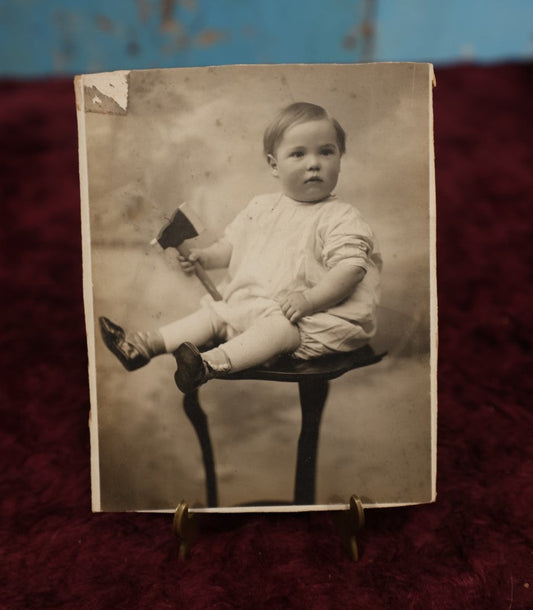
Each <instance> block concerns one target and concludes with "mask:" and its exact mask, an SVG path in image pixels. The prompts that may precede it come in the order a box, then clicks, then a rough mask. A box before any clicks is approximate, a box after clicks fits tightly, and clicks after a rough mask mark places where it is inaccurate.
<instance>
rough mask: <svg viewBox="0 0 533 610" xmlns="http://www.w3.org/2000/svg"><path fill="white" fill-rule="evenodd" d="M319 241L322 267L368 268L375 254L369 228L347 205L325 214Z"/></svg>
mask: <svg viewBox="0 0 533 610" xmlns="http://www.w3.org/2000/svg"><path fill="white" fill-rule="evenodd" d="M319 235H320V237H321V241H322V264H323V265H324V266H325V267H326V268H327V269H331V268H333V267H335V266H336V265H338V264H339V263H343V264H349V265H354V266H358V267H362V268H363V269H364V270H365V271H366V270H367V269H368V266H369V261H370V259H371V258H372V256H373V254H374V246H375V238H374V233H373V232H372V229H371V228H370V226H369V225H368V223H367V222H366V221H365V220H364V219H363V218H362V216H361V215H360V213H359V212H358V211H357V210H356V209H355V208H354V207H352V206H351V205H349V204H339V205H338V206H335V207H334V208H333V209H331V210H329V213H328V214H326V215H324V219H323V223H322V226H321V227H320V229H319Z"/></svg>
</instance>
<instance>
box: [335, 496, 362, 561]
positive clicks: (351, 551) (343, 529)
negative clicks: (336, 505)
mask: <svg viewBox="0 0 533 610" xmlns="http://www.w3.org/2000/svg"><path fill="white" fill-rule="evenodd" d="M333 521H334V523H335V526H336V528H337V532H338V534H339V536H340V538H341V541H342V545H343V546H344V548H345V549H346V551H347V552H348V555H349V556H350V557H351V558H352V560H353V561H359V547H358V546H357V534H358V532H359V531H360V530H361V529H363V527H364V526H365V510H364V508H363V504H362V502H361V500H360V499H359V497H358V496H355V495H354V496H352V497H351V498H350V509H349V510H346V511H339V512H336V513H333Z"/></svg>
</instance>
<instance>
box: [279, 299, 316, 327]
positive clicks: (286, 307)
mask: <svg viewBox="0 0 533 610" xmlns="http://www.w3.org/2000/svg"><path fill="white" fill-rule="evenodd" d="M280 305H281V311H282V312H283V314H284V315H285V317H286V318H287V320H289V322H292V323H293V324H296V322H298V320H300V319H301V318H303V317H305V316H308V315H309V314H311V313H313V306H312V304H311V302H310V301H309V300H308V299H307V298H306V297H305V295H304V293H303V292H290V293H289V294H288V295H287V296H285V297H284V298H283V299H282V301H281V303H280Z"/></svg>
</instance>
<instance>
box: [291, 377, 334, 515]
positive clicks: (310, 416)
mask: <svg viewBox="0 0 533 610" xmlns="http://www.w3.org/2000/svg"><path fill="white" fill-rule="evenodd" d="M298 385H299V389H300V406H301V409H302V428H301V431H300V438H299V439H298V456H297V459H296V482H295V485H294V503H295V504H314V503H315V484H316V460H317V450H318V434H319V430H320V420H321V418H322V411H323V410H324V405H325V403H326V398H327V395H328V389H329V384H328V382H327V381H326V380H324V379H315V380H309V381H300V382H299V384H298Z"/></svg>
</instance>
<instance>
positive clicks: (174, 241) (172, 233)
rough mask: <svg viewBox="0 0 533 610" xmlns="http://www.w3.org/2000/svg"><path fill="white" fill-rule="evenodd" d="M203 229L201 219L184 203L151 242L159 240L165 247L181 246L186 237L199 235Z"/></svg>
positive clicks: (190, 237)
mask: <svg viewBox="0 0 533 610" xmlns="http://www.w3.org/2000/svg"><path fill="white" fill-rule="evenodd" d="M203 230H204V227H203V225H202V223H201V221H200V220H199V219H198V218H197V217H196V216H195V215H194V213H193V212H192V210H190V208H189V206H188V205H187V204H186V203H182V204H181V205H180V207H179V208H178V209H177V210H176V211H175V212H174V214H173V215H172V218H171V219H170V221H169V222H168V223H167V224H166V225H165V226H164V227H163V228H162V229H161V231H160V232H159V235H158V236H157V238H156V239H153V240H152V242H151V243H152V244H154V243H156V242H158V243H159V245H160V246H161V247H162V248H164V249H166V248H179V247H180V246H181V244H182V243H183V242H184V241H185V240H186V239H192V238H193V237H197V236H198V234H199V233H201V232H202V231H203Z"/></svg>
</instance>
